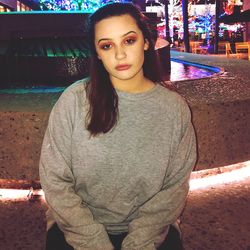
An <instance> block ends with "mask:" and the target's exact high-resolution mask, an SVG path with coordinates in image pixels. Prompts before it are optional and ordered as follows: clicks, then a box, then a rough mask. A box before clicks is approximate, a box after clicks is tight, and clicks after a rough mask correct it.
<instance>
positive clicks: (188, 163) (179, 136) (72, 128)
mask: <svg viewBox="0 0 250 250" xmlns="http://www.w3.org/2000/svg"><path fill="white" fill-rule="evenodd" d="M89 34H90V47H91V50H92V62H91V69H90V78H89V79H85V80H81V81H78V82H76V83H75V84H73V85H71V86H70V87H68V88H67V89H66V90H65V91H64V93H63V94H62V95H61V97H60V98H59V100H58V101H57V103H56V104H55V106H54V108H53V110H52V112H51V114H50V118H49V124H48V128H47V130H46V133H45V137H44V142H43V146H42V151H41V159H40V178H41V183H42V187H43V190H44V192H45V197H46V201H47V204H48V206H49V210H48V213H47V215H48V229H49V231H48V234H47V249H53V250H56V249H60V250H63V249H76V250H90V249H91V250H112V249H115V250H118V249H122V250H139V249H142V250H155V249H161V250H167V249H171V250H173V249H174V250H178V249H182V246H181V241H180V235H179V232H178V230H177V229H176V227H175V226H173V224H174V223H175V222H176V220H177V219H178V217H179V216H180V213H181V212H182V209H183V207H184V204H185V199H186V197H187V193H188V181H189V176H190V173H191V171H192V168H193V166H194V163H195V159H196V152H195V151H196V144H195V136H194V130H193V126H192V124H191V119H190V111H189V108H188V106H187V104H186V103H185V102H184V101H183V99H182V98H181V97H180V96H179V95H178V94H176V93H175V92H172V91H170V90H168V89H166V88H165V87H163V86H161V85H160V84H159V83H158V81H159V79H160V77H159V74H158V72H157V68H158V67H157V61H156V59H155V58H156V57H155V53H154V43H153V42H152V39H151V34H150V31H149V29H148V27H147V22H146V18H145V16H144V15H142V14H141V13H140V12H139V11H138V9H137V8H136V7H134V6H133V5H131V4H124V3H123V4H122V3H113V4H108V5H106V6H104V7H102V8H100V9H99V10H97V11H96V12H95V13H94V14H92V16H91V17H90V31H89Z"/></svg>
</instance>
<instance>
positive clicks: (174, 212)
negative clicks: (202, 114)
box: [122, 103, 196, 250]
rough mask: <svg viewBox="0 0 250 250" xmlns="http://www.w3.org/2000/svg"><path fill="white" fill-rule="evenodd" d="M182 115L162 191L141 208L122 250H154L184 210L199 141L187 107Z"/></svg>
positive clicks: (184, 106) (185, 106)
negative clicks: (177, 137)
mask: <svg viewBox="0 0 250 250" xmlns="http://www.w3.org/2000/svg"><path fill="white" fill-rule="evenodd" d="M180 113H181V123H182V124H181V129H180V130H181V131H180V132H179V135H180V136H179V142H178V143H176V146H174V151H173V153H172V157H171V159H170V165H169V168H168V170H167V173H166V176H165V179H164V184H163V187H162V189H161V191H160V192H159V193H157V194H156V195H155V196H153V197H152V198H151V199H150V200H148V201H147V202H146V203H144V204H143V205H142V206H141V207H140V208H139V216H138V218H136V219H135V220H133V221H132V222H131V223H130V224H129V233H128V235H127V237H126V238H125V239H124V241H123V244H122V250H139V249H140V250H155V249H156V246H158V245H159V244H160V243H161V242H162V241H163V240H164V238H165V236H166V234H167V231H168V226H169V225H170V224H173V223H174V222H175V221H176V220H177V219H178V217H179V216H180V214H181V212H182V210H183V208H184V205H185V202H186V197H187V194H188V190H189V177H190V174H191V171H192V169H193V167H194V164H195V161H196V139H195V134H194V129H193V126H192V123H191V115H190V111H189V108H188V106H187V105H186V104H185V103H184V104H183V105H181V112H180ZM178 127H179V126H178ZM164 232H165V233H164Z"/></svg>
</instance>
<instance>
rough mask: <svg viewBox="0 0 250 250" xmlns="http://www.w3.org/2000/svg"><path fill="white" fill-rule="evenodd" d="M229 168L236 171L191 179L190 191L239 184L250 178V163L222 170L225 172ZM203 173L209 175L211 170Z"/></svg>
mask: <svg viewBox="0 0 250 250" xmlns="http://www.w3.org/2000/svg"><path fill="white" fill-rule="evenodd" d="M239 165H241V166H242V167H241V168H239ZM229 167H230V168H231V169H232V168H235V169H234V170H231V171H230V172H224V173H221V174H215V175H210V176H208V177H203V178H194V179H192V178H191V180H190V191H192V190H197V189H202V188H208V187H211V186H216V185H220V184H225V183H232V182H239V181H241V180H244V179H246V178H248V177H250V161H247V162H243V163H238V164H234V165H230V166H226V167H222V168H221V169H222V171H223V169H224V168H229ZM203 171H207V173H208V174H209V170H203ZM211 172H213V170H212V169H211Z"/></svg>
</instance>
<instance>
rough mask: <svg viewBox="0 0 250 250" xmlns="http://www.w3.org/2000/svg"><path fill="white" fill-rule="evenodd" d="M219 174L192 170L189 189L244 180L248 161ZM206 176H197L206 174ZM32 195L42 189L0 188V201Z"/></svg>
mask: <svg viewBox="0 0 250 250" xmlns="http://www.w3.org/2000/svg"><path fill="white" fill-rule="evenodd" d="M219 170H220V171H221V172H222V173H220V174H218V173H216V172H218V168H217V169H206V170H201V171H196V172H193V173H192V175H191V180H190V191H193V190H197V189H205V188H208V187H211V186H216V185H220V184H225V183H232V182H236V181H241V180H244V179H245V178H248V177H250V161H246V162H241V163H237V164H234V165H230V166H224V167H220V168H219ZM206 175H209V176H208V177H198V176H206ZM196 176H197V177H196ZM32 195H33V196H34V195H37V196H41V198H42V199H44V192H43V190H41V189H39V190H27V189H26V190H23V189H0V201H7V200H14V201H27V200H32Z"/></svg>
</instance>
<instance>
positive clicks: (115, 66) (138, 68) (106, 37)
mask: <svg viewBox="0 0 250 250" xmlns="http://www.w3.org/2000/svg"><path fill="white" fill-rule="evenodd" d="M148 46H149V45H148V42H147V41H145V39H144V37H143V34H142V32H141V30H140V29H139V27H138V26H137V24H136V21H135V20H134V18H133V17H131V16H130V15H128V14H125V15H121V16H114V17H109V18H106V19H103V20H101V21H100V22H98V23H97V24H96V25H95V48H96V52H97V55H98V58H99V59H100V60H101V61H102V63H103V65H104V67H105V69H106V70H107V72H108V73H109V75H110V79H111V81H112V82H113V83H114V82H115V81H117V80H118V81H120V80H130V79H134V78H135V77H137V76H138V75H139V76H143V70H142V65H143V62H144V51H145V50H147V49H148Z"/></svg>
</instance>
